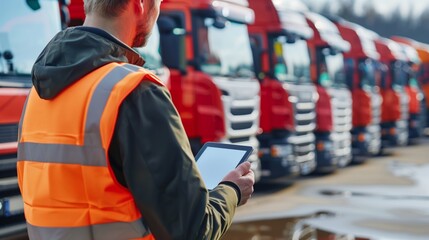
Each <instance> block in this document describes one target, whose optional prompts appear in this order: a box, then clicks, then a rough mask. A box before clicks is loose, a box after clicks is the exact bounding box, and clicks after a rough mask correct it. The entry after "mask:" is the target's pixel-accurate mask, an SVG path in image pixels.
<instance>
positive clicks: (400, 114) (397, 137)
mask: <svg viewBox="0 0 429 240" xmlns="http://www.w3.org/2000/svg"><path fill="white" fill-rule="evenodd" d="M374 41H375V44H376V47H377V51H378V52H379V53H380V61H379V64H380V67H379V71H380V74H381V76H380V77H381V79H380V80H381V81H380V88H381V93H382V96H383V105H382V122H381V127H382V129H383V132H382V137H383V143H384V144H383V145H384V146H395V145H400V146H403V145H406V144H407V143H408V134H409V132H408V117H409V113H408V111H409V105H408V104H409V97H408V96H407V92H406V91H405V84H406V69H405V68H406V65H407V64H406V61H407V57H406V56H405V54H403V53H402V52H401V49H400V47H399V45H398V44H396V43H394V42H393V41H392V40H390V39H386V38H381V37H379V36H378V37H376V38H375V40H374Z"/></svg>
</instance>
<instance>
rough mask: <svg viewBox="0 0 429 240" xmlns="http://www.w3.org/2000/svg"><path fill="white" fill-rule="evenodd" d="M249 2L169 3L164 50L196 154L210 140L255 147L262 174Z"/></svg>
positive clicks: (163, 21)
mask: <svg viewBox="0 0 429 240" xmlns="http://www.w3.org/2000/svg"><path fill="white" fill-rule="evenodd" d="M253 21H254V12H253V10H252V9H250V8H249V7H248V2H247V1H246V0H228V1H220V0H219V1H218V0H216V1H212V0H200V1H192V0H164V1H163V2H162V4H161V13H160V17H159V19H158V27H159V31H160V52H161V56H162V60H163V62H164V64H165V65H166V66H167V67H168V68H169V69H170V84H171V95H172V98H173V102H174V103H175V105H176V107H177V109H178V111H179V113H180V115H181V117H182V122H183V124H184V127H185V130H186V132H187V134H188V137H189V139H190V142H191V147H192V149H193V152H194V153H196V152H198V150H199V149H200V148H201V146H202V145H203V144H204V143H205V142H208V141H216V142H227V143H234V144H241V145H249V146H252V147H253V148H254V149H255V151H254V153H253V154H252V155H251V157H250V158H249V160H250V162H251V163H252V169H253V171H254V172H255V178H256V180H259V178H260V176H261V164H260V160H259V158H258V155H257V152H258V148H259V142H258V140H257V138H256V135H257V134H258V133H259V131H260V128H259V115H260V112H259V111H260V107H259V106H260V86H259V83H258V81H257V79H256V78H255V74H254V71H253V58H252V49H251V43H250V39H249V35H248V31H247V25H248V24H251V23H253Z"/></svg>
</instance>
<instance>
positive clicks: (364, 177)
mask: <svg viewBox="0 0 429 240" xmlns="http://www.w3.org/2000/svg"><path fill="white" fill-rule="evenodd" d="M224 239H226V240H232V239H240V240H246V239H249V240H278V239H293V240H295V239H321V240H323V239H329V240H334V239H343V240H352V239H353V240H363V239H383V240H384V239H392V240H396V239H397V240H423V239H425V240H427V239H429V139H428V138H426V139H422V140H421V141H420V142H419V143H418V144H414V145H412V146H407V147H399V148H398V147H397V148H391V149H387V153H386V155H385V156H381V157H376V158H371V159H368V161H366V162H364V163H363V164H360V165H353V166H348V167H346V168H344V169H340V170H338V171H336V172H335V173H332V174H327V175H312V176H308V177H302V178H299V179H292V180H288V181H286V182H283V183H277V184H260V185H257V186H256V191H255V193H254V196H253V197H252V199H251V200H250V201H249V202H248V204H247V205H245V206H242V207H240V208H239V209H238V211H237V213H236V216H235V218H234V221H233V225H232V226H231V228H230V230H229V231H228V232H227V234H226V236H225V237H224Z"/></svg>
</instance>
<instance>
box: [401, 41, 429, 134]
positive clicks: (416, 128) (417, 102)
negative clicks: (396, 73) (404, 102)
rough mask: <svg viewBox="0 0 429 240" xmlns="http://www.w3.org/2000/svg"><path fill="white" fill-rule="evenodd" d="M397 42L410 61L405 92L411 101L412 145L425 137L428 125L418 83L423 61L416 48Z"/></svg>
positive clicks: (408, 62)
mask: <svg viewBox="0 0 429 240" xmlns="http://www.w3.org/2000/svg"><path fill="white" fill-rule="evenodd" d="M393 40H394V39H393ZM394 41H395V40H394ZM395 42H397V43H398V44H399V46H400V47H401V50H402V52H403V53H404V55H405V56H406V57H407V59H408V61H407V66H406V67H405V72H406V75H407V78H406V83H405V91H406V92H407V94H408V97H409V99H410V103H409V105H408V106H409V118H408V132H409V134H408V140H409V142H410V143H411V142H416V141H418V139H419V138H421V137H422V136H423V133H424V128H425V124H426V112H425V111H426V107H425V101H426V99H425V95H424V93H423V90H422V88H421V86H420V83H419V81H418V78H419V74H420V72H419V71H420V70H421V64H422V61H421V60H420V57H419V54H418V52H417V50H416V49H415V48H414V47H412V46H410V45H408V44H406V43H402V42H398V41H395Z"/></svg>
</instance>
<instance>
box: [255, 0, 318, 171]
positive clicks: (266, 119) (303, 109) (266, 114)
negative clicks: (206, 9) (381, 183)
mask: <svg viewBox="0 0 429 240" xmlns="http://www.w3.org/2000/svg"><path fill="white" fill-rule="evenodd" d="M249 2H250V7H251V8H252V9H253V10H255V14H256V19H255V23H254V24H252V25H249V32H250V36H251V39H252V42H253V44H254V48H253V50H254V58H255V63H256V64H255V71H256V73H257V74H256V75H257V76H258V78H259V79H260V83H261V122H260V124H261V128H262V134H260V135H259V136H258V138H259V141H260V157H261V163H262V176H263V178H266V179H275V178H279V177H282V176H287V175H289V176H290V175H295V174H296V173H297V171H299V172H300V173H301V174H303V175H306V174H309V173H311V172H312V171H314V170H315V168H316V158H315V157H316V155H315V136H314V133H313V131H314V128H315V117H316V115H315V101H316V99H317V92H316V89H315V87H314V85H313V84H312V83H311V79H310V55H309V52H308V46H307V42H306V39H308V38H310V37H311V36H312V34H313V33H312V30H311V29H310V28H309V26H308V24H307V22H306V20H305V18H304V16H302V14H300V13H298V12H296V11H293V10H291V9H290V7H291V6H289V5H288V2H287V1H271V0H251V1H249ZM298 167H299V168H298ZM285 174H286V175H285Z"/></svg>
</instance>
